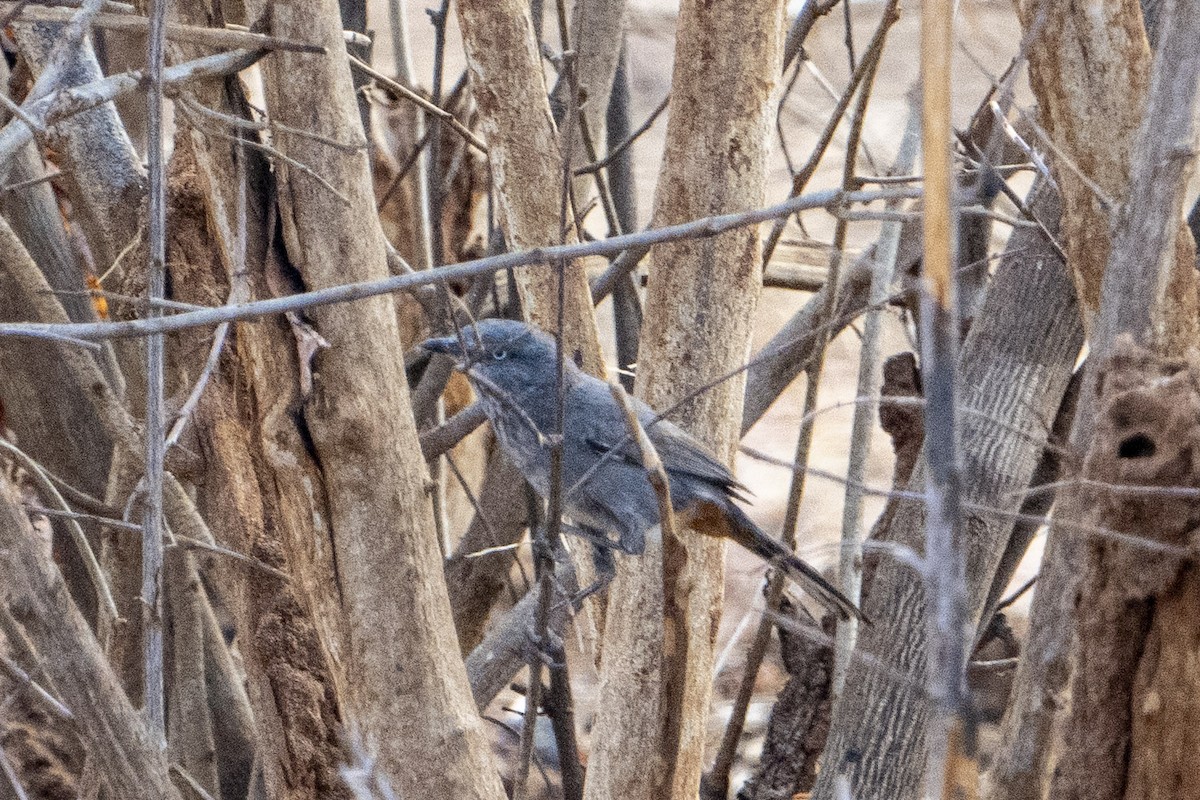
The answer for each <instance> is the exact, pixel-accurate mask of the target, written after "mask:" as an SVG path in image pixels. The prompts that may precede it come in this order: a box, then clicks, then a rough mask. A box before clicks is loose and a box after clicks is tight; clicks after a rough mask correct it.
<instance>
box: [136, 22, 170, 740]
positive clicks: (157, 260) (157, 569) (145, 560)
mask: <svg viewBox="0 0 1200 800" xmlns="http://www.w3.org/2000/svg"><path fill="white" fill-rule="evenodd" d="M167 2H168V0H152V2H151V3H150V36H149V67H148V72H149V76H150V85H149V87H148V88H147V90H146V119H147V123H146V150H147V155H148V158H147V162H148V167H149V168H148V170H147V171H148V172H149V177H150V190H149V215H150V220H149V223H148V228H149V254H148V256H149V264H148V278H147V286H146V297H147V298H148V299H149V300H150V301H151V303H153V302H154V301H156V300H161V299H162V298H163V297H164V296H165V295H166V284H167V165H166V153H165V152H164V141H163V140H164V137H165V130H164V127H163V107H164V105H165V104H166V97H165V96H164V94H163V69H164V67H165V64H166V35H167ZM162 313H163V312H162V310H161V309H159V308H157V307H153V306H152V307H151V308H150V309H149V311H148V315H149V317H150V318H151V319H153V318H155V317H158V316H161V315H162ZM165 348H166V337H164V336H163V335H162V334H158V335H155V336H151V337H149V338H148V339H147V340H146V470H145V476H144V483H145V487H144V495H143V501H142V502H143V516H142V526H143V528H144V530H143V532H142V626H143V627H142V646H143V648H144V649H143V654H142V655H143V658H144V671H145V672H144V680H145V687H144V688H145V694H144V703H143V708H144V709H145V713H146V720H147V723H148V726H149V733H150V735H151V737H153V738H154V740H155V742H156V744H157V746H158V747H159V748H160V749H161V748H165V747H166V741H167V738H166V737H167V723H166V697H165V695H164V678H163V645H164V631H165V620H164V619H163V613H164V604H163V597H162V589H163V532H164V530H165V528H166V525H165V520H164V516H163V472H164V461H165V460H166V452H167V451H166V445H165V443H164V433H165V429H166V416H167V404H166V393H165V377H164V373H165V370H166V365H165V363H164V360H165V352H164V351H165Z"/></svg>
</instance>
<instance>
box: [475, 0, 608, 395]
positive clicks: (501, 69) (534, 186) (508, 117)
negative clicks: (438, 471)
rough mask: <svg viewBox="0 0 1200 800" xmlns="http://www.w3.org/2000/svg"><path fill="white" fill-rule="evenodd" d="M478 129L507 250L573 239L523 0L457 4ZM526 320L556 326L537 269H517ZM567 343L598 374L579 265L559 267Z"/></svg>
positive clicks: (547, 275) (546, 275) (545, 281)
mask: <svg viewBox="0 0 1200 800" xmlns="http://www.w3.org/2000/svg"><path fill="white" fill-rule="evenodd" d="M456 6H457V8H458V24H459V26H460V27H461V28H462V32H463V44H464V45H465V47H466V50H467V61H468V63H469V64H470V65H471V88H472V91H473V92H474V94H475V101H476V102H477V103H478V104H479V112H480V131H481V132H482V133H483V136H484V138H485V139H486V140H487V143H488V161H489V163H490V165H491V168H492V182H493V185H494V186H495V187H496V193H497V199H498V200H499V211H500V221H501V224H502V226H503V228H504V233H505V235H506V236H507V237H508V243H509V246H510V247H513V248H514V249H526V248H531V247H543V246H546V245H550V244H560V243H562V242H571V241H575V235H574V230H573V226H572V225H570V224H569V220H570V216H569V215H568V226H567V227H568V229H567V230H566V231H564V230H562V225H561V224H560V222H559V219H560V213H561V196H562V168H563V160H562V151H561V149H560V147H559V141H558V135H557V132H556V130H555V126H554V120H553V117H552V116H551V114H550V103H549V101H548V100H547V87H546V81H545V79H544V78H543V76H542V64H541V57H540V56H539V54H538V49H537V41H536V39H535V38H534V33H533V22H532V20H531V19H530V16H529V4H528V3H526V2H523V0H463V2H459V3H457V4H456ZM516 274H517V286H518V288H519V290H520V292H521V301H522V302H523V303H524V305H525V312H526V314H527V315H528V317H529V319H530V320H531V321H532V322H534V323H535V324H537V325H538V326H540V327H542V328H544V329H546V330H554V329H555V328H556V327H557V319H558V314H557V297H558V289H557V282H556V281H557V278H556V277H555V274H554V270H548V269H544V268H534V269H524V270H517V273H516ZM564 274H565V277H566V282H567V283H566V287H565V288H566V293H565V296H566V309H565V314H564V318H565V321H566V330H565V331H564V335H565V337H566V343H567V346H568V347H569V348H571V350H572V351H575V350H577V351H579V352H580V354H581V355H582V358H583V365H584V369H586V370H587V371H588V372H591V373H593V374H595V375H602V374H603V371H604V369H603V362H602V361H601V358H600V345H599V343H598V340H597V338H596V327H595V322H594V319H593V317H592V300H591V294H590V293H589V291H588V285H587V274H586V271H585V264H584V263H583V262H582V261H577V262H574V263H571V264H567V265H566V269H565V271H564Z"/></svg>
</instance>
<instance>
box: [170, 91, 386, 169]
mask: <svg viewBox="0 0 1200 800" xmlns="http://www.w3.org/2000/svg"><path fill="white" fill-rule="evenodd" d="M178 99H179V102H181V103H183V104H184V105H185V106H187V107H188V108H190V109H191V110H192V111H195V112H197V113H199V114H203V115H204V116H206V117H212V118H213V119H215V120H219V121H221V122H224V123H225V124H226V125H230V126H232V127H234V128H241V129H242V130H248V131H283V132H284V133H290V134H293V135H295V136H300V137H303V138H305V139H311V140H312V141H314V142H320V143H321V144H324V145H328V146H329V147H332V148H333V149H335V150H338V151H340V152H343V153H349V154H354V153H357V152H359V151H360V150H366V149H367V144H366V142H363V143H362V144H346V143H345V142H339V141H338V140H337V139H333V138H330V137H329V136H324V135H322V134H319V133H315V132H313V131H306V130H302V129H300V128H294V127H292V126H291V125H285V124H283V123H282V122H274V121H271V122H265V121H264V122H259V121H256V120H252V119H243V118H242V117H235V116H234V115H232V114H226V113H224V112H221V111H217V110H216V109H215V108H209V107H208V106H206V105H204V104H203V103H201V102H200V101H199V100H197V99H196V98H195V97H193V96H192V95H191V93H190V92H186V91H184V92H180V93H179V98H178Z"/></svg>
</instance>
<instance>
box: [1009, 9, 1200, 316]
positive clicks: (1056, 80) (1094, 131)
mask: <svg viewBox="0 0 1200 800" xmlns="http://www.w3.org/2000/svg"><path fill="white" fill-rule="evenodd" d="M1017 8H1018V13H1019V15H1020V17H1021V23H1022V26H1023V27H1024V28H1025V30H1026V31H1027V32H1030V31H1033V32H1035V33H1036V38H1035V39H1034V40H1033V43H1032V45H1031V46H1030V48H1029V78H1030V84H1031V86H1032V87H1033V91H1034V94H1035V95H1036V97H1037V101H1038V111H1039V116H1040V120H1041V123H1042V126H1043V127H1044V128H1045V130H1046V132H1047V133H1048V134H1049V135H1050V137H1051V139H1052V141H1053V143H1054V145H1055V146H1056V147H1057V148H1058V149H1059V150H1060V151H1061V153H1062V154H1063V156H1065V158H1062V157H1055V156H1054V155H1052V156H1051V159H1050V161H1051V165H1052V168H1053V170H1054V176H1055V179H1056V180H1057V181H1058V185H1059V188H1060V190H1061V193H1062V203H1063V246H1064V248H1065V250H1066V253H1067V261H1068V263H1069V264H1070V265H1071V270H1072V274H1073V275H1074V276H1075V284H1076V289H1077V290H1078V292H1079V297H1080V298H1081V303H1082V307H1083V310H1084V312H1083V313H1084V316H1085V321H1086V322H1087V323H1090V322H1091V319H1092V317H1093V315H1094V314H1095V312H1096V311H1097V310H1098V308H1099V306H1100V292H1101V282H1102V279H1103V276H1104V265H1105V264H1106V263H1107V262H1108V257H1109V248H1110V247H1111V246H1112V233H1113V224H1114V221H1115V215H1116V213H1117V212H1118V211H1119V209H1117V208H1111V207H1110V208H1106V207H1105V205H1104V203H1103V202H1102V199H1101V198H1100V197H1099V196H1098V194H1097V191H1096V189H1097V188H1098V189H1099V191H1100V192H1102V193H1103V195H1104V196H1105V198H1107V199H1108V200H1110V201H1112V202H1114V203H1116V204H1118V205H1119V204H1121V203H1123V202H1125V201H1126V199H1127V198H1128V196H1129V195H1128V194H1127V193H1128V191H1129V177H1130V164H1131V163H1132V160H1133V150H1134V145H1135V138H1136V134H1137V132H1138V127H1139V125H1140V124H1141V121H1142V116H1143V114H1144V113H1145V111H1146V101H1147V97H1148V94H1149V91H1150V73H1151V61H1152V58H1151V52H1150V43H1149V41H1148V39H1147V37H1146V30H1145V27H1144V25H1143V22H1142V10H1141V8H1140V7H1139V5H1138V2H1137V0H1099V2H1091V3H1060V2H1044V0H1021V2H1019V3H1018V6H1017ZM1068 159H1069V161H1070V162H1071V163H1070V164H1068V163H1067V160H1068ZM1175 166H1176V165H1174V164H1170V165H1168V164H1165V163H1164V164H1163V165H1162V168H1164V169H1167V168H1174V167H1175ZM1080 173H1082V175H1083V176H1084V178H1086V179H1087V180H1086V181H1085V180H1083V179H1081V177H1080ZM1088 182H1090V183H1091V185H1089V183H1088ZM1185 235H1186V236H1187V239H1190V238H1191V237H1190V235H1189V234H1187V231H1186V230H1185V229H1184V226H1183V224H1182V221H1181V222H1180V225H1179V241H1178V242H1177V247H1178V248H1181V250H1180V251H1178V252H1180V255H1181V257H1180V258H1179V263H1180V264H1183V265H1186V269H1182V268H1181V269H1179V270H1175V271H1173V272H1172V273H1171V275H1172V278H1171V281H1172V290H1173V291H1174V293H1175V294H1176V295H1177V296H1183V295H1184V294H1190V295H1195V293H1196V282H1195V276H1194V274H1193V273H1194V272H1195V270H1194V269H1192V265H1193V264H1194V261H1195V255H1194V249H1192V248H1191V247H1190V245H1189V242H1188V241H1185V239H1184V237H1185ZM1189 251H1190V252H1191V253H1192V256H1191V258H1190V259H1189V258H1187V257H1186V253H1187V252H1189ZM1188 305H1189V306H1190V308H1191V309H1192V312H1193V313H1192V314H1191V315H1190V316H1188V319H1187V322H1186V324H1188V325H1190V326H1192V327H1193V328H1194V326H1195V322H1194V320H1193V319H1192V318H1194V316H1195V314H1194V311H1195V300H1194V299H1192V300H1191V302H1190V303H1189V304H1188ZM1172 313H1174V312H1172ZM1185 316H1187V315H1185ZM1089 329H1090V328H1089Z"/></svg>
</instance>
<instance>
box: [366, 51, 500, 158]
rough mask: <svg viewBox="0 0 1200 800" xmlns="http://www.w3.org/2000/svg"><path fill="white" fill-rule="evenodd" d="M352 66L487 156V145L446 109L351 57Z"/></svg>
mask: <svg viewBox="0 0 1200 800" xmlns="http://www.w3.org/2000/svg"><path fill="white" fill-rule="evenodd" d="M350 66H352V67H354V68H355V69H356V70H358V71H359V72H361V73H363V74H364V75H368V76H370V77H371V78H372V79H374V80H375V81H377V82H379V84H380V85H382V86H386V87H387V88H388V89H391V90H392V91H393V92H395V93H396V94H398V95H400V96H401V97H403V98H404V99H406V100H409V101H411V102H413V103H416V104H417V105H418V106H420V107H421V109H422V110H423V111H424V112H425V113H426V114H429V115H430V116H432V117H437V118H438V119H439V120H441V121H442V122H445V123H446V124H447V125H449V126H450V128H451V130H453V131H454V132H455V133H457V134H458V135H459V136H461V137H462V138H463V141H465V142H466V143H467V144H469V145H471V146H472V147H474V148H475V149H476V150H478V151H479V152H480V153H483V154H485V155H486V154H487V151H488V148H487V144H486V143H485V142H484V141H483V140H482V139H480V138H479V137H478V136H476V135H475V134H474V133H472V132H471V130H470V129H469V128H467V127H466V126H465V125H463V124H462V123H461V122H459V121H458V118H457V117H455V116H454V115H453V114H451V113H450V112H449V111H447V110H446V109H444V108H441V107H440V106H437V105H434V104H433V103H431V102H429V101H428V100H426V99H425V98H424V97H421V95H419V94H417V93H416V92H414V91H413V90H412V89H409V88H408V87H407V86H405V85H404V84H401V83H397V82H396V81H394V80H392V79H391V78H389V77H388V76H386V75H384V74H383V73H382V72H379V71H377V70H375V69H372V68H371V66H370V65H369V64H367V63H365V62H363V61H360V60H359V59H357V58H355V57H354V56H350Z"/></svg>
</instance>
